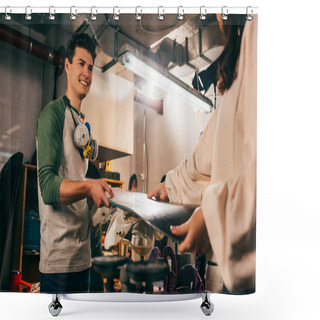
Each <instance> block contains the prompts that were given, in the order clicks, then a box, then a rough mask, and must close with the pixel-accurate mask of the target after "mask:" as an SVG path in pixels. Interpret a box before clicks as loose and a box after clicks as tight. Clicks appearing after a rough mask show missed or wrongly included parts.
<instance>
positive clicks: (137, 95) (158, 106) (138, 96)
mask: <svg viewBox="0 0 320 320" xmlns="http://www.w3.org/2000/svg"><path fill="white" fill-rule="evenodd" d="M134 101H137V102H139V103H141V104H143V105H145V106H147V107H149V108H152V109H154V110H156V111H157V113H158V114H163V101H162V100H156V99H153V98H150V97H147V96H146V95H144V94H143V93H142V92H141V91H140V90H138V89H137V88H134Z"/></svg>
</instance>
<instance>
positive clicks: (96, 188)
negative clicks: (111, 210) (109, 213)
mask: <svg viewBox="0 0 320 320" xmlns="http://www.w3.org/2000/svg"><path fill="white" fill-rule="evenodd" d="M88 181H89V183H90V196H91V198H92V199H93V201H94V203H95V204H96V205H97V206H98V207H99V208H101V207H103V206H105V207H109V206H110V204H109V201H108V198H107V195H106V193H108V194H109V196H110V197H113V196H114V194H113V192H112V189H111V187H110V186H109V185H108V184H107V182H106V181H103V180H100V179H97V180H94V179H92V180H88Z"/></svg>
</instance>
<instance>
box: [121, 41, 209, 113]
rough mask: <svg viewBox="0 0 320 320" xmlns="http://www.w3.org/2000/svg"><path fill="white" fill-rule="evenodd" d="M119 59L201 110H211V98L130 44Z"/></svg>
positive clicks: (143, 76)
mask: <svg viewBox="0 0 320 320" xmlns="http://www.w3.org/2000/svg"><path fill="white" fill-rule="evenodd" d="M118 61H120V62H121V63H122V64H123V65H124V66H125V67H126V68H127V69H129V70H130V71H132V72H133V73H135V74H136V75H138V76H140V77H141V78H143V79H145V80H147V81H150V82H151V83H153V84H154V85H155V86H157V87H158V88H160V89H162V90H164V91H166V92H170V93H172V94H173V95H174V96H176V97H178V98H180V99H182V100H183V101H184V102H186V103H187V104H189V105H191V106H193V107H195V108H197V109H199V110H200V111H202V112H210V111H211V109H212V102H211V100H210V99H209V98H207V97H205V96H203V95H202V94H201V93H199V92H198V91H197V90H195V89H193V88H191V87H190V86H188V85H187V84H185V83H184V82H183V81H181V80H180V79H178V78H177V77H175V76H174V75H172V74H171V73H169V72H168V71H167V70H165V69H164V68H162V67H160V66H159V65H158V64H156V63H155V62H154V61H153V60H152V59H150V58H148V57H147V56H145V55H143V54H141V53H140V52H139V51H137V50H135V49H133V48H132V47H130V46H129V45H126V46H125V49H124V50H122V53H121V54H120V55H119V57H118Z"/></svg>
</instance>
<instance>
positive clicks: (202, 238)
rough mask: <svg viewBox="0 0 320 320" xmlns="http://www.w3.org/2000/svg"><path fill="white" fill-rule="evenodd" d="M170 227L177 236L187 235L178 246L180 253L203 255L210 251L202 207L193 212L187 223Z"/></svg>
mask: <svg viewBox="0 0 320 320" xmlns="http://www.w3.org/2000/svg"><path fill="white" fill-rule="evenodd" d="M170 229H171V232H172V233H173V234H174V235H176V236H183V235H186V237H185V239H184V240H183V241H182V242H181V243H180V244H179V246H178V250H179V252H180V253H183V252H194V253H197V254H199V255H203V254H205V253H207V252H209V250H210V248H211V245H210V240H209V236H208V232H207V227H206V224H205V221H204V217H203V213H202V209H201V207H199V208H197V209H196V210H195V211H194V212H193V214H192V216H191V217H190V219H189V220H188V221H187V222H186V223H184V224H182V225H180V226H178V227H174V226H171V228H170Z"/></svg>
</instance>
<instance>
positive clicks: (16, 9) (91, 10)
mask: <svg viewBox="0 0 320 320" xmlns="http://www.w3.org/2000/svg"><path fill="white" fill-rule="evenodd" d="M1 13H2V14H7V15H9V14H26V15H28V16H29V15H32V14H34V13H48V14H51V15H54V14H59V13H69V14H70V15H77V14H81V13H82V14H84V13H87V14H92V15H97V14H116V15H121V14H136V15H137V16H141V15H142V14H158V15H166V14H177V15H178V16H183V15H185V14H200V15H202V16H203V17H205V15H207V14H214V13H222V14H250V15H251V14H257V13H258V7H256V6H252V7H251V6H247V7H232V6H230V7H228V6H222V7H221V6H220V7H205V6H198V7H183V6H178V7H163V6H159V7H144V6H136V7H129V6H128V7H125V6H113V7H99V6H97V7H95V6H92V7H81V6H79V7H78V6H71V7H70V6H69V7H59V6H57V7H54V6H50V7H40V6H39V7H38V6H26V7H20V6H1V7H0V14H1Z"/></svg>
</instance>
